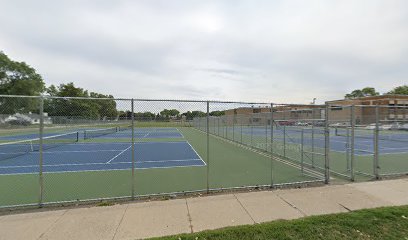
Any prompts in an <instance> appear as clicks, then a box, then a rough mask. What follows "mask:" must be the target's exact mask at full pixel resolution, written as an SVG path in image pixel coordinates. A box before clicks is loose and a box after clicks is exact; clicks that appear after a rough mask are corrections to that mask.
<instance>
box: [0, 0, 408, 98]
mask: <svg viewBox="0 0 408 240" xmlns="http://www.w3.org/2000/svg"><path fill="white" fill-rule="evenodd" d="M0 11H1V13H0V29H1V30H0V50H1V51H4V52H5V53H6V54H7V55H8V56H9V57H10V58H11V59H14V60H18V61H25V62H27V63H28V64H30V65H31V66H33V67H34V68H35V69H36V70H37V71H38V72H39V73H40V74H41V75H42V76H43V78H44V80H45V82H46V83H47V85H50V84H59V83H68V82H74V83H75V84H76V85H77V86H80V87H83V88H86V89H89V90H93V91H97V92H101V93H109V94H113V95H114V96H115V97H134V98H160V99H162V98H170V99H199V100H204V99H221V100H242V101H268V102H269V101H272V102H279V103H309V102H311V101H312V99H313V98H317V101H318V102H323V101H325V100H331V99H339V98H342V97H343V96H344V94H345V93H347V92H350V91H351V90H353V89H356V88H362V87H366V86H373V87H376V88H377V90H378V91H380V92H385V91H388V90H390V89H392V88H394V87H396V86H399V85H403V84H407V83H408V1H406V0H401V1H392V0H383V1H375V0H367V1H362V0H338V1H330V0H324V1H323V0H322V1H311V0H309V1H304V0H299V1H291V0H285V1H273V0H268V1H257V0H248V1H239V0H229V1H228V0H225V1H221V0H217V1H203V0H200V1H198V0H197V1H194V0H188V1H187V0H185V1H177V0H171V1H169V0H162V1H155V0H146V1H135V0H130V1H119V0H110V1H102V0H99V1H75V0H69V1H53V0H50V1H41V0H39V1H19V0H0Z"/></svg>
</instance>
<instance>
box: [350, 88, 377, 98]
mask: <svg viewBox="0 0 408 240" xmlns="http://www.w3.org/2000/svg"><path fill="white" fill-rule="evenodd" d="M378 95H380V93H379V92H376V91H375V88H372V87H366V88H363V89H361V90H360V89H356V90H354V91H352V92H351V93H348V94H346V95H345V96H344V97H345V98H346V99H352V98H360V97H367V96H378Z"/></svg>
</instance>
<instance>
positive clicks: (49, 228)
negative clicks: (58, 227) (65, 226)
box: [37, 210, 69, 240]
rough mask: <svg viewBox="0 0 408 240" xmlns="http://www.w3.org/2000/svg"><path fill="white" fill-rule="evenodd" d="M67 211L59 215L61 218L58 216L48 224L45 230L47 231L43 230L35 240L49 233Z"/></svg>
mask: <svg viewBox="0 0 408 240" xmlns="http://www.w3.org/2000/svg"><path fill="white" fill-rule="evenodd" d="M68 211H69V210H65V211H64V213H63V214H61V216H59V218H58V219H56V220H55V221H54V222H53V223H51V224H50V226H49V227H48V228H47V230H45V231H44V232H43V233H41V235H40V236H39V237H38V238H37V240H39V239H41V238H42V237H43V236H44V235H45V234H46V233H47V232H49V231H50V230H51V228H52V227H54V226H55V224H57V222H58V221H59V220H60V219H61V218H62V217H63V216H64V215H65V213H67V212H68Z"/></svg>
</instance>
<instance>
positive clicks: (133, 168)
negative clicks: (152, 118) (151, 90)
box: [131, 98, 135, 200]
mask: <svg viewBox="0 0 408 240" xmlns="http://www.w3.org/2000/svg"><path fill="white" fill-rule="evenodd" d="M131 101H132V102H131V108H132V110H131V113H132V116H131V120H132V143H131V144H132V148H131V149H132V185H131V186H132V200H134V199H135V105H134V104H135V101H134V99H133V98H132V99H131Z"/></svg>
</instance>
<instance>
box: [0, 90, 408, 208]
mask: <svg viewBox="0 0 408 240" xmlns="http://www.w3.org/2000/svg"><path fill="white" fill-rule="evenodd" d="M407 108H408V106H406V105H404V106H400V105H398V106H397V105H396V106H372V105H369V106H359V105H356V106H331V105H293V104H271V103H245V102H216V101H175V100H140V99H138V100H136V99H113V98H71V97H67V98H62V97H49V96H41V97H26V96H0V207H10V206H27V205H40V206H41V205H43V204H55V203H64V202H70V203H72V202H80V201H99V200H104V199H119V198H127V199H134V198H139V197H149V196H160V195H173V194H189V193H195V192H197V193H201V192H203V193H205V192H212V191H219V190H224V189H236V188H270V187H279V186H283V185H288V184H307V183H323V182H326V183H328V182H329V179H330V173H332V174H333V176H339V177H346V178H349V179H351V180H356V179H357V180H359V179H368V178H370V179H371V178H380V177H382V176H388V175H395V174H404V173H407V172H408V164H407V161H406V159H407V152H408V151H407V150H408V148H407V141H408V110H407Z"/></svg>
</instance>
